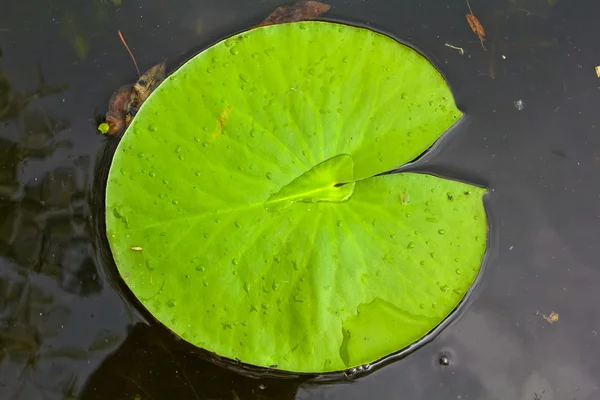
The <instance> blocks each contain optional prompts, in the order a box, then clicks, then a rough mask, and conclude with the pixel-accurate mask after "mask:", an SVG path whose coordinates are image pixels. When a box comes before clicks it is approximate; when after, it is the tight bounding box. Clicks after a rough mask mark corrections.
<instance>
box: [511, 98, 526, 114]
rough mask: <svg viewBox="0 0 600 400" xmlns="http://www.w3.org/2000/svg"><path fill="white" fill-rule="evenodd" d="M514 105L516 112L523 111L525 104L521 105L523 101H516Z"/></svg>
mask: <svg viewBox="0 0 600 400" xmlns="http://www.w3.org/2000/svg"><path fill="white" fill-rule="evenodd" d="M514 103H515V108H516V109H517V111H523V109H524V108H525V103H523V99H519V100H516V101H515V102H514Z"/></svg>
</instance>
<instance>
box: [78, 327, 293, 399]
mask: <svg viewBox="0 0 600 400" xmlns="http://www.w3.org/2000/svg"><path fill="white" fill-rule="evenodd" d="M300 383H301V381H298V380H293V381H292V380H289V379H287V380H285V379H283V380H282V379H254V378H250V377H244V376H242V375H240V374H238V373H236V372H234V371H229V370H227V369H224V368H221V367H219V366H217V365H215V364H214V363H212V362H210V361H208V360H205V359H203V358H201V357H199V356H198V355H196V354H194V352H191V351H190V349H189V348H188V346H186V345H185V344H184V343H181V342H179V343H175V342H174V340H173V339H172V338H169V337H168V336H167V335H160V334H157V331H156V329H152V328H150V327H149V326H148V325H146V324H141V323H140V324H137V325H135V326H134V327H133V329H132V330H131V331H130V333H129V335H128V337H127V340H126V341H125V342H124V343H123V345H122V346H121V347H120V348H119V350H118V351H117V352H115V353H114V354H113V355H111V356H110V357H108V358H107V359H106V360H105V361H104V362H103V363H102V366H101V367H100V368H99V369H98V370H97V371H96V372H94V373H93V374H92V376H91V377H90V379H89V380H88V382H87V383H86V385H85V388H84V389H83V392H82V398H83V399H88V398H89V399H117V398H126V399H166V398H174V399H232V400H239V399H257V400H263V399H278V400H279V399H281V400H285V399H294V398H295V394H296V390H297V387H298V386H299V385H300Z"/></svg>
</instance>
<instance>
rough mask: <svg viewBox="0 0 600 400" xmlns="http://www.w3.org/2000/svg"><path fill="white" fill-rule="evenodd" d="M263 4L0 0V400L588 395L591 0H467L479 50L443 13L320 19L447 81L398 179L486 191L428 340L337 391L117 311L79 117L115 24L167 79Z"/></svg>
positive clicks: (391, 9)
mask: <svg viewBox="0 0 600 400" xmlns="http://www.w3.org/2000/svg"><path fill="white" fill-rule="evenodd" d="M115 2H116V3H122V4H121V5H115ZM282 3H283V2H282V1H279V0H277V1H275V0H270V1H259V0H256V1H246V0H227V1H225V0H193V1H192V0H180V1H177V2H167V1H166V0H160V1H143V0H122V1H121V2H119V1H116V0H115V1H114V2H113V0H85V1H82V0H61V1H58V0H44V1H42V0H39V1H33V0H20V1H8V0H3V1H2V4H0V124H1V125H0V399H26V400H29V399H68V398H82V399H144V400H145V399H242V400H244V399H295V398H297V399H363V398H367V399H408V400H410V399H428V400H429V399H432V400H435V399H442V400H444V399H472V400H504V399H507V400H563V399H566V400H570V399H577V400H592V399H594V400H595V399H599V398H600V388H599V385H600V337H599V336H598V332H600V312H599V311H598V310H599V308H600V290H598V287H599V286H600V262H599V261H598V258H599V257H598V255H599V254H600V251H599V248H600V246H599V245H598V238H599V237H600V181H599V179H598V176H600V158H599V157H600V147H599V142H600V139H599V138H598V134H599V129H600V78H598V77H597V76H596V74H595V71H594V67H595V65H599V64H600V23H599V22H598V21H600V5H598V3H597V2H594V1H592V0H580V1H568V0H497V1H491V0H490V1H483V0H473V1H471V5H472V7H473V11H474V12H475V14H476V15H477V16H478V17H479V19H480V20H481V22H482V23H483V25H484V27H485V29H486V31H487V35H488V40H487V41H486V43H485V45H486V48H487V51H484V50H483V49H482V48H481V46H480V44H479V42H478V40H477V38H476V37H475V36H474V34H473V33H472V32H471V31H470V30H469V27H468V25H467V23H466V21H465V18H464V14H466V13H467V12H468V11H467V8H466V4H465V3H464V2H463V1H456V0H448V1H434V0H427V1H421V2H417V1H399V0H398V1H386V0H378V1H376V0H368V1H360V0H347V1H342V0H336V1H331V2H330V4H332V5H333V8H332V9H331V11H330V12H329V13H328V17H329V18H334V19H339V20H343V21H347V22H352V23H358V24H367V25H370V26H372V27H374V28H376V29H380V30H383V31H384V32H387V33H390V34H392V35H394V36H396V37H398V38H400V39H402V40H405V41H407V42H409V43H411V44H413V45H415V46H416V47H418V48H419V49H421V50H422V51H423V52H425V54H426V55H428V56H429V57H431V58H432V59H433V60H435V61H436V62H437V65H438V66H439V67H440V68H441V69H442V71H443V72H444V74H445V75H446V76H447V78H448V79H449V81H450V83H451V85H452V87H453V89H454V91H455V94H456V96H457V99H458V102H459V104H460V105H461V107H462V108H463V109H464V110H465V111H466V114H467V118H466V120H465V121H463V123H462V124H460V126H459V127H458V128H457V129H456V130H454V131H453V132H452V134H451V135H450V136H449V137H448V138H447V140H445V141H444V142H443V143H442V144H441V145H440V146H438V147H437V148H436V149H435V150H434V151H433V152H432V153H431V154H429V155H427V156H426V157H425V158H423V159H421V160H420V167H419V168H421V169H426V170H428V171H432V172H436V173H439V174H442V175H445V176H451V177H456V178H460V179H466V180H470V181H474V182H480V183H485V184H486V185H488V187H490V188H491V189H493V192H491V194H490V196H489V201H488V209H489V211H490V213H491V218H492V231H491V242H490V246H491V249H490V252H489V258H488V263H487V268H486V271H485V274H484V276H483V278H482V280H481V283H480V285H479V286H478V288H477V290H476V291H475V292H474V293H473V296H471V298H470V300H469V302H468V304H466V307H465V308H464V310H463V312H462V313H461V315H459V316H458V317H457V318H456V319H455V320H454V321H452V323H451V324H450V325H449V326H448V327H447V328H446V329H444V330H443V331H442V332H441V334H440V335H439V336H438V337H436V338H435V339H434V340H433V341H432V342H431V343H429V344H427V345H425V346H424V347H422V348H421V349H419V350H417V351H416V352H414V353H412V354H410V355H409V356H407V357H405V358H403V359H401V360H397V361H395V362H393V363H390V364H388V365H387V366H385V367H383V368H381V369H378V370H376V371H375V372H373V373H371V374H368V375H366V376H363V377H358V378H355V379H345V380H341V381H338V382H337V383H333V384H332V383H326V384H325V383H320V382H319V380H318V379H317V380H315V379H314V378H311V377H303V378H294V377H290V378H288V379H280V378H277V379H276V378H271V377H268V376H261V375H260V374H253V375H252V374H247V373H246V374H240V373H238V372H235V371H232V370H230V369H226V368H223V367H219V366H218V365H217V364H215V363H214V362H211V361H208V360H206V358H204V357H203V355H202V354H201V353H198V352H193V351H191V349H190V348H189V347H187V346H186V345H184V344H183V343H181V342H177V341H176V340H175V339H174V338H173V337H172V336H171V335H170V334H168V332H166V331H164V330H163V329H161V328H160V327H156V326H154V325H149V324H147V323H146V321H145V316H144V315H143V314H140V313H139V312H138V311H136V308H135V306H134V305H133V304H132V302H131V301H130V300H129V299H128V298H127V297H126V295H124V294H123V291H122V288H121V286H120V285H119V283H118V280H117V279H115V276H114V271H112V270H111V266H110V261H106V254H103V252H102V251H100V250H101V249H102V240H101V239H99V238H98V235H97V234H96V232H98V231H101V228H102V227H101V224H100V223H99V222H98V218H97V217H98V210H100V211H101V208H100V205H99V202H98V196H97V195H95V194H94V193H97V192H98V190H100V189H98V187H99V186H98V185H99V183H101V176H102V171H103V168H105V167H106V161H104V162H103V161H102V157H105V156H106V154H107V153H108V154H109V153H110V152H107V151H106V149H107V148H108V149H110V147H111V146H114V143H111V142H110V141H108V140H107V139H106V138H104V137H102V136H100V135H98V134H97V133H96V132H95V124H96V122H95V115H96V114H99V113H101V112H104V111H105V110H106V105H107V101H108V98H109V97H110V95H111V93H112V92H113V91H114V90H115V89H116V88H117V87H118V86H120V85H121V84H124V83H129V82H131V81H132V80H134V79H135V77H136V73H135V69H134V68H133V66H132V64H131V61H130V59H129V56H128V55H127V53H126V51H125V50H124V48H123V47H122V45H121V44H120V42H119V40H118V36H117V29H120V30H121V31H123V33H124V34H125V36H126V38H127V41H128V43H129V45H130V46H131V47H132V48H133V51H134V52H135V54H136V58H137V60H138V63H139V64H140V67H141V69H146V68H149V67H150V66H151V65H153V64H154V63H157V62H159V61H161V60H162V59H163V58H166V59H167V61H168V66H169V67H170V68H171V69H172V68H174V67H176V66H177V65H178V64H179V63H181V62H183V61H184V60H186V59H187V58H188V57H189V56H191V55H193V54H194V53H195V52H197V51H199V50H201V49H202V48H204V47H206V46H207V45H209V44H211V43H212V42H214V41H216V40H218V39H219V38H221V37H223V36H225V35H227V34H230V33H232V32H235V31H238V30H241V29H244V28H246V27H249V26H251V25H253V24H256V23H258V22H260V21H261V20H262V18H264V16H266V15H267V14H268V13H269V12H270V11H271V10H272V9H273V8H275V7H276V6H279V5H281V4H282ZM445 43H449V44H452V45H454V46H460V47H463V48H464V49H465V52H466V53H465V54H464V55H462V56H461V55H460V54H459V53H458V51H456V50H453V49H450V48H448V47H445V46H444V44H445ZM519 100H521V101H522V105H523V109H522V110H520V111H519V110H518V109H517V106H516V102H518V101H519ZM518 104H520V103H518ZM94 185H96V186H94ZM100 197H101V196H100ZM100 220H101V219H100ZM551 312H555V313H558V315H559V319H558V321H556V322H554V323H553V324H551V323H549V322H548V321H546V320H545V319H544V318H543V315H549V314H550V313H551ZM444 357H445V358H444ZM440 358H444V360H445V361H448V362H449V365H440Z"/></svg>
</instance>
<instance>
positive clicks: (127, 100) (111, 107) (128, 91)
mask: <svg viewBox="0 0 600 400" xmlns="http://www.w3.org/2000/svg"><path fill="white" fill-rule="evenodd" d="M165 75H166V66H165V63H164V62H162V63H160V64H156V65H155V66H153V67H152V68H150V69H149V70H148V71H146V72H145V73H144V74H143V75H142V76H140V78H139V79H138V80H137V82H136V83H134V84H133V85H124V86H121V87H120V88H119V89H118V90H117V91H116V92H115V93H113V95H112V97H111V98H110V101H109V102H108V112H107V113H106V117H105V118H106V123H107V124H108V126H109V130H108V132H107V134H108V135H112V136H117V135H120V134H121V133H123V132H124V131H125V129H127V127H128V126H129V124H130V123H131V121H132V120H133V117H134V116H135V114H136V113H137V111H138V110H139V108H140V106H141V105H142V103H144V101H146V99H147V98H148V97H149V96H150V94H151V93H152V92H153V91H154V89H156V87H157V86H158V85H159V84H160V82H162V80H163V79H164V78H165Z"/></svg>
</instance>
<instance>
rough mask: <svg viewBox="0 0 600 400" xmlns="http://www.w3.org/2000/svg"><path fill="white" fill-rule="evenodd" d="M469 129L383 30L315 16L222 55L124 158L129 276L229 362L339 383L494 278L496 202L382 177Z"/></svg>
mask: <svg viewBox="0 0 600 400" xmlns="http://www.w3.org/2000/svg"><path fill="white" fill-rule="evenodd" d="M357 50H358V51H357ZM459 116H460V111H458V109H457V108H456V106H455V104H454V101H453V97H452V94H451V92H450V90H449V88H448V86H447V84H446V83H445V81H444V79H443V78H442V76H441V75H440V74H439V72H437V71H436V69H435V68H434V67H433V66H432V65H431V64H430V63H429V62H428V61H427V60H426V59H425V58H424V57H422V56H421V55H419V54H418V53H417V52H415V51H414V50H412V49H410V48H409V47H407V46H404V45H402V44H400V43H398V42H396V41H395V40H393V39H391V38H389V37H386V36H384V35H381V34H378V33H375V32H372V31H370V30H367V29H363V28H356V27H350V26H346V25H341V24H336V23H327V22H299V23H290V24H284V25H271V26H266V27H261V28H257V29H253V30H251V31H248V32H245V33H242V34H239V35H236V36H234V37H231V38H228V39H226V40H224V41H221V42H219V43H217V44H215V45H214V46H212V47H210V48H209V49H207V50H205V51H203V52H202V53H200V54H198V55H197V56H195V57H194V58H192V59H191V60H190V61H188V62H187V63H186V64H184V65H183V66H182V67H181V68H180V69H179V70H177V71H176V72H175V73H174V74H172V75H171V76H170V77H169V78H167V79H166V80H165V81H164V82H163V83H161V85H160V86H159V87H158V88H157V89H156V90H155V91H154V92H153V93H152V94H151V95H150V97H149V98H148V100H147V101H146V102H145V103H144V104H143V105H142V106H141V108H140V110H139V112H138V114H137V116H136V117H135V119H134V120H133V123H132V124H131V126H130V127H129V128H128V130H127V131H126V133H125V135H124V137H123V139H122V140H121V142H120V144H119V147H118V149H117V151H116V153H115V156H114V159H113V163H112V165H111V170H110V173H109V178H108V185H107V192H106V207H107V208H106V218H107V235H108V239H109V243H110V246H111V250H112V252H113V255H114V258H115V262H116V264H117V267H118V269H119V272H120V274H121V276H122V277H123V278H124V279H125V282H126V283H127V285H128V286H129V287H130V288H131V290H132V292H133V293H134V294H135V296H137V298H138V299H139V300H140V301H141V302H142V304H143V305H144V306H145V307H146V308H147V309H148V310H149V311H150V312H151V313H152V314H153V315H154V316H155V317H156V318H157V319H158V320H159V321H161V322H162V323H164V324H165V325H166V326H168V327H169V328H170V329H172V330H173V331H174V332H175V333H177V334H178V335H180V336H181V337H182V338H184V339H185V340H187V341H189V342H190V343H192V344H194V345H196V346H199V347H203V348H206V349H208V350H210V351H213V352H215V353H217V354H219V355H220V356H224V357H229V358H231V359H235V358H237V359H240V360H241V361H243V362H245V363H249V364H253V365H257V366H263V367H268V366H271V365H277V368H278V369H282V370H287V371H296V372H329V371H338V370H342V369H346V368H349V367H353V366H357V365H361V364H364V363H368V362H373V361H375V360H377V359H380V358H382V357H384V356H386V355H388V354H390V353H393V352H396V351H398V350H400V349H402V348H404V347H406V346H408V345H410V344H411V343H414V342H415V341H417V340H419V339H420V338H422V337H423V336H424V335H426V334H427V333H428V332H430V331H431V330H432V329H433V328H435V327H436V326H437V325H438V324H439V323H440V322H441V321H442V320H444V319H445V318H446V317H447V316H448V315H449V314H450V313H451V312H452V310H453V309H454V308H455V307H456V306H457V304H458V303H459V302H460V301H461V300H462V299H463V297H464V295H465V293H466V291H467V290H468V288H469V287H470V285H471V284H472V282H473V280H474V279H475V276H476V275H477V273H478V271H479V266H480V264H481V261H482V258H483V254H484V251H485V243H486V232H487V228H486V218H485V211H484V208H483V205H482V196H483V194H484V193H485V189H482V188H478V187H474V186H472V185H468V184H465V183H461V182H455V181H451V180H446V179H442V178H438V177H434V176H430V175H427V174H417V173H403V174H392V175H384V176H374V175H376V174H379V173H381V172H384V171H386V170H389V169H391V168H394V167H397V166H399V165H401V164H403V163H405V162H407V161H410V160H412V159H414V158H415V157H416V156H418V155H419V154H421V153H422V152H423V151H425V150H426V149H427V148H428V147H429V146H430V145H431V144H432V143H433V142H434V141H435V140H436V139H437V138H439V137H440V135H441V134H442V133H443V132H444V131H445V130H446V129H447V128H449V127H450V126H451V125H452V124H453V122H454V121H455V120H456V119H457V118H458V117H459ZM132 249H136V251H134V250H132Z"/></svg>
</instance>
